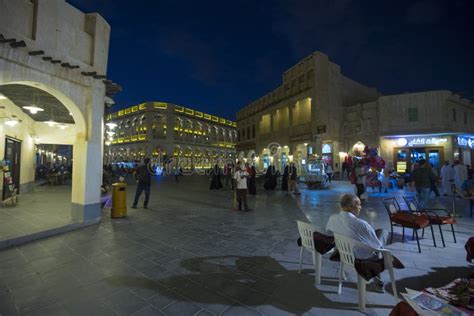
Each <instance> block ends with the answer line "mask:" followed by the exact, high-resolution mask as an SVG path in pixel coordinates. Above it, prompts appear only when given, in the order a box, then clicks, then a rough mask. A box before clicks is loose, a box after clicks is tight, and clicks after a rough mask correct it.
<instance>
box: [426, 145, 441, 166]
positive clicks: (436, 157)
mask: <svg viewBox="0 0 474 316" xmlns="http://www.w3.org/2000/svg"><path fill="white" fill-rule="evenodd" d="M440 160H441V159H440V153H439V150H438V149H430V150H428V162H429V163H430V165H432V166H433V168H434V169H436V170H439V162H440Z"/></svg>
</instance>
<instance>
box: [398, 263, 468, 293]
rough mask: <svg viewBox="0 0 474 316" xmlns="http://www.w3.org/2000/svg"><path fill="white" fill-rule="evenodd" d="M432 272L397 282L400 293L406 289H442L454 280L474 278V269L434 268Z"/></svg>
mask: <svg viewBox="0 0 474 316" xmlns="http://www.w3.org/2000/svg"><path fill="white" fill-rule="evenodd" d="M432 270H434V271H429V272H427V273H426V274H424V275H421V276H415V277H410V278H405V279H401V280H399V281H397V290H398V292H405V288H409V289H412V290H417V291H421V290H423V289H424V288H427V287H435V288H436V287H442V286H445V285H447V284H448V283H450V282H451V281H453V280H454V279H457V278H466V277H469V276H474V269H473V267H434V268H432Z"/></svg>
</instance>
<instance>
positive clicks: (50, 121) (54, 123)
mask: <svg viewBox="0 0 474 316" xmlns="http://www.w3.org/2000/svg"><path fill="white" fill-rule="evenodd" d="M44 123H46V124H48V125H49V126H50V127H53V126H54V125H56V124H58V123H57V122H55V121H53V120H51V119H50V120H49V121H45V122H44Z"/></svg>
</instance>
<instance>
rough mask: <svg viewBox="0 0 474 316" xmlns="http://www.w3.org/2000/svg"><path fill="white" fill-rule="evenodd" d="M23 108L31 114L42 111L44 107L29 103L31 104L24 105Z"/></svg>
mask: <svg viewBox="0 0 474 316" xmlns="http://www.w3.org/2000/svg"><path fill="white" fill-rule="evenodd" d="M23 108H24V109H25V110H28V111H30V113H31V114H36V113H38V112H42V111H44V109H42V108H40V107H37V106H36V105H34V104H33V105H31V106H24V107H23Z"/></svg>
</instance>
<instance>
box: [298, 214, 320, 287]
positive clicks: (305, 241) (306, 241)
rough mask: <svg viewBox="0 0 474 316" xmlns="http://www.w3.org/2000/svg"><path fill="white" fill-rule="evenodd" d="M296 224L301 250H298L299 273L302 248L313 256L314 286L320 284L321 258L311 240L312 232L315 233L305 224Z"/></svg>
mask: <svg viewBox="0 0 474 316" xmlns="http://www.w3.org/2000/svg"><path fill="white" fill-rule="evenodd" d="M296 223H297V224H298V231H299V233H300V237H301V250H300V269H299V273H301V266H302V261H303V248H304V249H306V250H308V251H309V252H311V254H312V255H313V264H314V281H315V282H316V284H321V260H322V258H323V256H322V255H321V254H320V253H319V252H317V251H316V248H315V247H314V239H313V232H315V229H314V227H313V226H312V225H311V224H309V223H305V222H301V221H296Z"/></svg>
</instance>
